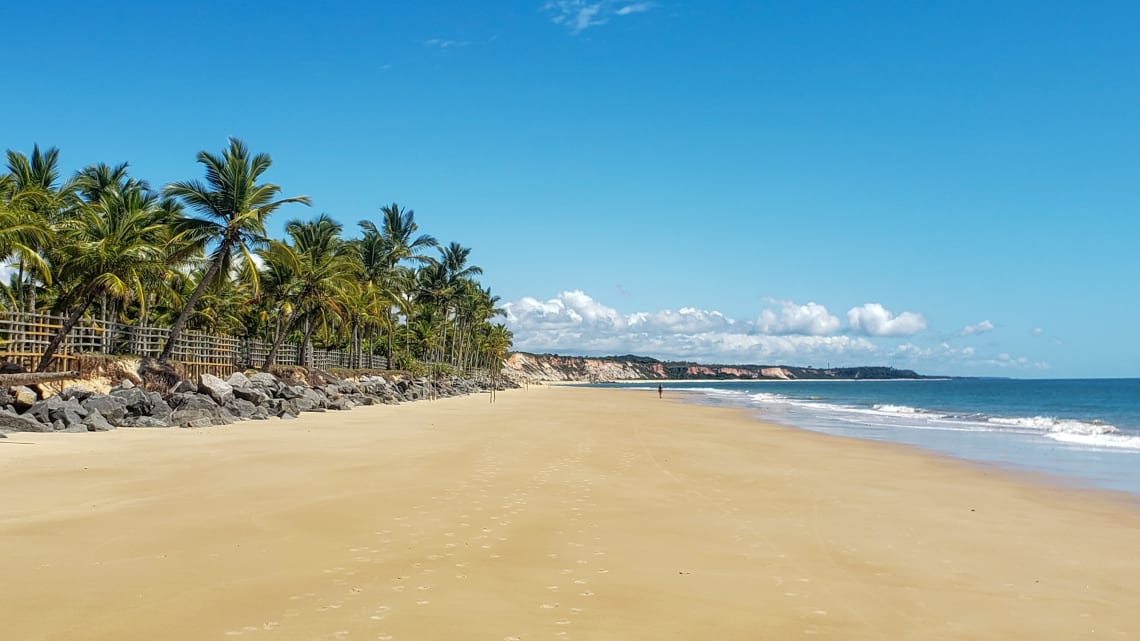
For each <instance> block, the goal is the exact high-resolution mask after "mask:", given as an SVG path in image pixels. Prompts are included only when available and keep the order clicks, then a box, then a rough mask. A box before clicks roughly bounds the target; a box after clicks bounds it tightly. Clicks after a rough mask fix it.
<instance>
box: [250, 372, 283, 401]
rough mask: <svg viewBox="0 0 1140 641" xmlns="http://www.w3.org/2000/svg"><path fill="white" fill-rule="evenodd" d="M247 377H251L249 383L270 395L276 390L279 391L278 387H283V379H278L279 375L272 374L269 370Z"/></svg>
mask: <svg viewBox="0 0 1140 641" xmlns="http://www.w3.org/2000/svg"><path fill="white" fill-rule="evenodd" d="M247 378H249V384H250V385H251V386H252V387H256V388H257V389H259V390H261V391H263V392H266V393H268V394H269V395H270V396H272V395H273V394H274V393H275V392H277V390H278V389H280V388H281V381H279V380H277V377H276V376H274V375H273V374H270V373H269V372H257V373H256V374H251V375H250V376H248V377H247Z"/></svg>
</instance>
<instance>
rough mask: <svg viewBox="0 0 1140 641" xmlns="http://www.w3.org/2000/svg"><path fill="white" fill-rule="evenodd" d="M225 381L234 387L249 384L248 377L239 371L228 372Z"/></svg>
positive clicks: (247, 385)
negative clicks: (228, 374) (228, 375)
mask: <svg viewBox="0 0 1140 641" xmlns="http://www.w3.org/2000/svg"><path fill="white" fill-rule="evenodd" d="M226 382H227V383H229V384H230V387H234V388H237V387H249V386H250V382H249V377H248V376H246V375H245V374H243V373H241V372H234V373H233V374H230V377H229V378H227V379H226Z"/></svg>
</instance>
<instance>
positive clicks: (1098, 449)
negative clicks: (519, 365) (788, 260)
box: [600, 379, 1140, 495]
mask: <svg viewBox="0 0 1140 641" xmlns="http://www.w3.org/2000/svg"><path fill="white" fill-rule="evenodd" d="M600 386H601V387H633V388H645V389H647V390H649V389H651V390H652V391H656V389H657V385H656V384H653V385H652V386H651V387H646V384H645V383H640V384H621V383H616V384H605V385H600ZM664 387H665V391H666V393H667V394H669V395H675V394H682V395H683V397H684V398H685V399H686V400H689V401H692V402H696V403H703V404H707V405H721V406H732V407H741V408H746V409H748V410H751V411H752V412H753V413H754V415H755V416H756V418H757V419H761V420H765V421H770V422H775V423H782V424H785V425H790V426H794V427H799V428H803V429H808V430H813V431H817V432H824V433H827V434H835V435H840V436H847V437H855V438H862V439H871V440H878V441H890V442H894V443H905V444H908V445H913V446H916V447H920V448H925V449H928V450H933V451H935V452H940V453H943V454H949V455H951V456H955V457H958V458H962V459H967V460H972V461H982V462H987V463H994V464H998V465H1001V466H1007V467H1010V468H1013V469H1020V470H1029V471H1033V472H1044V473H1047V474H1052V475H1055V476H1057V477H1059V478H1060V480H1064V481H1066V482H1069V483H1072V484H1076V485H1079V486H1085V487H1092V488H1101V489H1109V490H1119V491H1124V492H1130V493H1132V494H1136V495H1140V379H1082V380H1016V379H947V380H906V381H686V382H677V383H665V384H664ZM903 481H904V480H903V479H900V482H903Z"/></svg>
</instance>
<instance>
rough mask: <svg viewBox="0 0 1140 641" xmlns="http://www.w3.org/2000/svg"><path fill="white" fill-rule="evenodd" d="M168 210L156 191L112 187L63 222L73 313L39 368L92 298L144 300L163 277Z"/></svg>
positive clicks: (63, 270)
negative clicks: (146, 292) (147, 289)
mask: <svg viewBox="0 0 1140 641" xmlns="http://www.w3.org/2000/svg"><path fill="white" fill-rule="evenodd" d="M163 214H164V212H163V210H162V208H161V207H160V206H159V200H158V198H157V197H155V196H154V195H153V194H149V193H147V192H144V191H142V190H141V189H131V190H128V191H126V192H125V193H120V192H119V191H118V190H109V191H107V192H106V193H104V194H103V196H102V197H101V198H100V199H99V201H98V202H97V203H89V204H87V205H86V206H83V207H80V208H79V209H78V210H77V211H76V215H75V216H74V217H72V218H70V219H69V220H67V221H65V222H64V223H61V228H60V232H61V236H62V239H63V240H62V243H61V245H60V247H59V248H58V251H56V252H55V257H56V259H57V261H58V263H57V265H56V269H57V275H58V277H59V278H58V281H60V283H61V284H67V285H68V286H69V291H68V292H67V294H66V295H65V296H63V297H62V298H61V303H62V305H63V307H64V308H65V309H66V311H67V317H66V319H65V320H64V322H63V325H62V326H61V327H60V329H59V331H58V332H57V333H56V334H55V336H53V337H52V339H51V341H49V342H48V345H47V347H46V348H45V349H44V353H43V356H42V357H41V358H40V362H39V365H38V366H37V367H36V371H39V372H42V371H45V370H46V369H47V368H48V366H49V365H51V362H52V359H53V358H54V356H55V351H56V350H57V349H58V348H59V345H60V343H62V342H63V339H64V338H65V337H66V336H67V334H68V332H70V331H71V329H72V328H73V327H75V325H76V324H77V323H78V322H79V319H80V318H81V317H82V316H83V314H84V312H86V311H87V308H88V307H90V305H91V303H92V302H94V301H95V300H97V299H99V298H100V297H101V296H103V295H104V294H106V295H108V296H109V297H112V298H115V299H118V300H129V299H136V300H141V299H143V298H144V287H145V286H146V285H147V284H149V283H151V282H153V281H155V280H157V278H158V277H159V276H160V275H161V272H162V270H163V269H164V268H165V266H166V260H167V258H168V257H169V254H168V253H167V252H166V251H165V244H166V242H167V239H168V235H167V232H168V229H169V221H168V220H166V219H165V218H164V215H163Z"/></svg>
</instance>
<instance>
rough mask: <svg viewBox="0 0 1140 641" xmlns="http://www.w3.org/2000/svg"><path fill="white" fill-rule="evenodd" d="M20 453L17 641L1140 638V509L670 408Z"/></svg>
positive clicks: (542, 406)
mask: <svg viewBox="0 0 1140 641" xmlns="http://www.w3.org/2000/svg"><path fill="white" fill-rule="evenodd" d="M498 399H499V400H498V402H497V403H495V404H493V405H492V404H489V403H488V398H487V396H486V395H479V396H472V397H464V398H455V399H446V400H441V401H436V402H420V403H414V404H407V405H401V406H391V407H387V406H381V407H372V408H360V409H356V410H352V411H351V412H344V413H328V414H306V415H304V416H303V417H302V418H301V419H298V420H295V421H288V422H281V421H269V422H261V423H257V422H249V423H241V424H237V425H233V426H227V427H217V428H209V429H204V430H177V429H170V430H153V429H152V430H145V429H120V430H117V431H114V432H110V433H106V434H54V435H40V434H11V435H9V438H7V439H4V440H0V484H2V486H3V488H4V498H3V500H2V501H0V638H2V639H3V640H4V641H17V640H25V639H59V640H64V639H66V640H87V639H106V640H108V641H111V640H113V641H130V640H135V639H138V640H146V641H156V640H162V641H178V640H187V641H190V640H193V641H202V640H208V639H218V640H223V639H237V638H240V639H241V640H242V641H246V640H250V639H280V640H287V641H294V640H296V641H303V640H309V639H313V640H316V639H348V640H353V641H355V640H358V639H366V640H369V641H373V640H386V639H393V640H400V641H402V640H407V639H419V640H430V639H448V640H450V639H488V640H491V641H504V640H513V639H521V640H530V639H555V640H557V639H568V640H569V639H578V640H582V639H613V640H638V639H677V640H704V639H709V640H714V639H715V640H734V639H740V640H744V639H748V640H759V639H772V640H784V639H840V640H845V641H849V640H859V639H886V640H892V641H894V640H901V639H987V640H992V639H1058V640H1060V639H1064V640H1066V641H1068V640H1072V639H1138V638H1140V507H1138V506H1137V503H1136V502H1135V501H1134V500H1133V499H1130V498H1128V497H1123V496H1120V495H1114V494H1110V493H1097V492H1090V491H1081V490H1075V489H1067V488H1064V487H1060V486H1053V485H1049V484H1048V483H1046V482H1041V481H1040V480H1039V479H1034V478H1033V477H1029V476H1025V475H1019V474H1011V473H1007V472H1003V471H1000V470H997V469H995V468H988V467H982V466H976V465H972V464H968V463H964V462H960V461H954V460H948V459H944V458H940V457H937V456H934V455H928V454H925V453H922V452H919V451H916V450H912V449H908V448H905V447H902V446H893V445H889V444H883V443H871V442H862V441H855V440H848V439H842V438H836V437H830V436H825V435H819V434H814V433H810V432H804V431H799V430H796V429H792V428H785V427H779V426H773V425H766V424H763V423H759V422H757V421H756V420H754V419H753V418H751V417H749V416H747V415H745V414H743V413H741V412H739V411H738V410H732V409H725V408H709V407H700V406H695V405H688V404H685V403H681V402H677V401H676V400H673V399H670V394H668V393H667V394H666V398H665V400H658V398H657V393H656V390H654V391H648V390H646V391H628V390H598V389H584V388H569V387H542V386H531V387H530V389H529V390H525V391H523V390H516V391H511V392H505V393H501V394H500V395H499V397H498Z"/></svg>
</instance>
